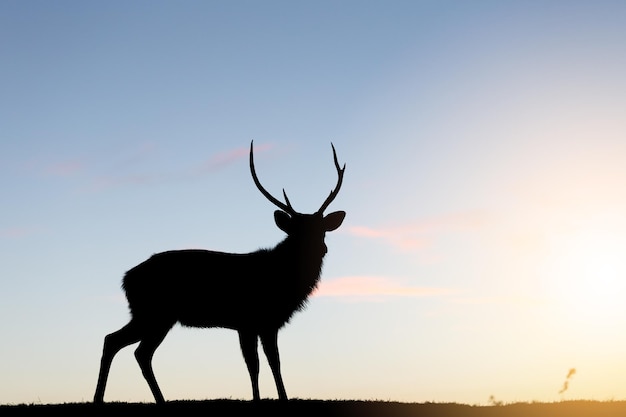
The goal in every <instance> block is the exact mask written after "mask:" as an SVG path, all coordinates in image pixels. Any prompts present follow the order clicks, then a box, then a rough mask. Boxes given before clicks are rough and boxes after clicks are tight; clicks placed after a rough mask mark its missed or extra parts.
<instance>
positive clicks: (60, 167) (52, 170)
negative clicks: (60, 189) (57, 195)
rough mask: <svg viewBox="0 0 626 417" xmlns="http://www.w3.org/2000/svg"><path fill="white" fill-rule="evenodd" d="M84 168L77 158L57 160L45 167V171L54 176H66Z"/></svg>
mask: <svg viewBox="0 0 626 417" xmlns="http://www.w3.org/2000/svg"><path fill="white" fill-rule="evenodd" d="M83 169H84V163H83V162H82V161H80V160H77V159H72V160H68V161H62V162H58V163H55V164H52V165H49V166H48V167H46V168H45V173H46V174H48V175H53V176H56V177H68V176H71V175H74V174H76V173H78V172H80V171H82V170H83Z"/></svg>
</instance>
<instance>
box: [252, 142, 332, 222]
mask: <svg viewBox="0 0 626 417" xmlns="http://www.w3.org/2000/svg"><path fill="white" fill-rule="evenodd" d="M253 143H254V141H251V142H250V172H251V173H252V179H253V180H254V184H255V185H256V188H258V189H259V191H260V192H261V194H263V195H264V196H265V198H267V199H268V200H269V201H271V202H272V203H274V205H276V206H277V207H278V208H280V209H281V210H283V211H284V212H286V213H289V214H291V215H294V214H297V213H296V211H295V210H294V209H293V207H291V203H290V202H289V198H287V193H286V192H285V189H284V188H283V196H284V197H285V202H286V203H287V204H285V203H283V202H282V201H280V200H278V199H277V198H275V197H274V196H272V195H271V194H270V193H269V192H268V191H267V190H266V189H265V188H263V186H262V185H261V183H260V182H259V179H258V178H257V176H256V171H255V170H254V153H253ZM335 161H336V159H335Z"/></svg>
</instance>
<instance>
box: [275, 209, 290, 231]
mask: <svg viewBox="0 0 626 417" xmlns="http://www.w3.org/2000/svg"><path fill="white" fill-rule="evenodd" d="M274 221H275V222H276V226H278V228H279V229H280V230H282V231H283V232H285V233H287V234H289V230H290V229H291V216H290V215H288V214H287V213H285V212H284V211H282V210H276V211H275V212H274Z"/></svg>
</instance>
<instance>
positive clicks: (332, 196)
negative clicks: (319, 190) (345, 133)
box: [317, 143, 346, 213]
mask: <svg viewBox="0 0 626 417" xmlns="http://www.w3.org/2000/svg"><path fill="white" fill-rule="evenodd" d="M330 146H331V147H332V148H333V158H334V160H335V168H336V169H337V186H335V189H334V190H332V191H331V192H330V195H329V196H328V198H326V201H324V204H322V207H320V209H319V210H318V211H317V212H318V213H324V210H326V209H327V208H328V206H329V205H330V203H332V202H333V200H334V199H335V197H337V194H339V189H340V188H341V183H342V182H343V172H344V171H345V170H346V164H345V163H344V164H343V168H341V167H340V166H339V161H337V152H335V145H333V144H332V143H331V144H330Z"/></svg>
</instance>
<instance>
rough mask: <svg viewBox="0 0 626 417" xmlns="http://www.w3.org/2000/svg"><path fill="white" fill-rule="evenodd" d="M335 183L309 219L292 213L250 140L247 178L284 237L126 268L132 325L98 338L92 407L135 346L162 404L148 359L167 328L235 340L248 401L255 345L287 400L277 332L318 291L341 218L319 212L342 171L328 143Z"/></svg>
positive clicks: (255, 382)
mask: <svg viewBox="0 0 626 417" xmlns="http://www.w3.org/2000/svg"><path fill="white" fill-rule="evenodd" d="M331 147H332V150H333V159H334V163H335V169H336V171H337V184H336V186H335V188H334V189H333V190H332V191H331V192H330V194H329V195H328V197H327V198H326V200H325V201H324V203H323V204H322V205H321V207H320V208H319V209H318V210H317V211H316V212H315V213H313V214H303V213H298V212H297V211H296V210H294V208H293V207H292V205H291V202H290V201H289V198H288V197H287V193H286V192H285V189H284V188H283V197H284V199H285V202H282V201H280V200H278V199H277V198H275V197H274V196H272V195H271V194H270V193H269V192H268V191H267V190H266V189H265V188H264V187H263V186H262V185H261V182H260V181H259V179H258V177H257V174H256V171H255V168H254V141H252V142H250V173H251V174H252V180H253V181H254V184H255V185H256V187H257V189H258V190H259V191H260V192H261V194H262V195H263V196H264V197H265V198H266V199H267V200H269V201H270V202H271V203H272V204H274V205H275V206H277V207H278V208H279V209H280V210H276V211H275V212H274V221H275V223H276V226H278V228H279V229H280V230H282V231H283V232H285V233H286V235H287V236H286V237H285V238H284V240H282V241H281V242H279V243H278V244H277V245H276V246H274V247H273V248H269V249H259V250H257V251H254V252H250V253H226V252H218V251H212V250H204V249H184V250H172V251H167V252H161V253H157V254H154V255H152V256H151V257H150V258H148V259H147V260H145V261H144V262H142V263H140V264H139V265H137V266H135V267H134V268H132V269H130V270H129V271H128V272H126V274H125V275H124V278H123V280H122V289H123V290H124V292H125V295H126V299H127V301H128V306H129V309H130V315H131V318H130V321H129V322H128V323H127V324H126V325H125V326H124V327H122V328H121V329H119V330H117V331H116V332H113V333H111V334H108V335H107V336H105V338H104V346H103V348H102V358H101V361H100V371H99V374H98V382H97V386H96V392H95V395H94V403H96V404H102V403H103V402H104V392H105V387H106V384H107V379H108V376H109V370H110V368H111V363H112V362H113V358H114V356H115V355H116V354H117V353H118V352H119V351H120V350H121V349H123V348H124V347H127V346H129V345H132V344H135V343H137V342H138V343H139V345H138V347H137V349H136V350H135V352H134V354H135V359H136V361H137V363H138V364H139V368H140V369H141V373H142V374H143V377H144V378H145V380H146V382H147V383H148V386H149V387H150V391H151V392H152V395H153V396H154V400H155V402H156V403H157V404H163V403H164V402H165V398H164V397H163V394H162V392H161V389H160V388H159V385H158V383H157V381H156V378H155V376H154V371H153V369H152V358H153V355H154V352H155V351H156V349H157V348H158V347H159V345H160V344H161V342H162V341H163V339H164V338H165V336H166V335H167V333H168V332H169V331H170V329H171V328H172V327H173V326H174V325H175V324H177V323H180V324H181V325H182V326H185V327H196V328H212V327H219V328H227V329H233V330H236V331H237V332H238V334H239V345H240V349H241V352H242V354H243V358H244V361H245V364H246V367H247V369H248V373H249V375H250V381H251V384H252V399H253V401H254V402H258V401H259V400H260V395H259V356H258V340H259V339H260V340H261V344H262V347H263V351H264V353H265V356H266V357H267V361H268V364H269V366H270V369H271V371H272V375H273V378H274V382H275V384H276V389H277V391H278V399H279V400H280V401H287V399H288V398H287V392H286V390H285V385H284V383H283V379H282V376H281V370H280V358H279V353H278V331H279V330H280V329H281V328H282V327H284V326H285V325H286V324H287V323H288V322H289V320H290V319H291V317H292V316H293V315H294V313H296V312H298V311H301V310H303V309H304V308H305V305H306V303H307V300H308V297H309V296H310V295H311V293H312V292H313V291H314V289H315V288H316V287H317V284H318V282H319V280H320V275H321V271H322V263H323V259H324V256H325V255H326V253H327V246H326V244H325V242H324V238H325V235H326V232H331V231H333V230H336V229H337V228H339V226H341V224H342V222H343V220H344V218H345V215H346V213H345V212H344V211H335V212H332V213H329V214H327V215H324V211H325V210H326V209H327V208H328V206H329V205H330V204H331V203H332V201H333V200H334V199H335V198H336V197H337V194H338V193H339V190H340V189H341V185H342V182H343V175H344V171H345V168H346V165H345V163H344V165H343V167H340V165H339V162H338V160H337V153H336V151H335V146H334V145H333V144H332V143H331Z"/></svg>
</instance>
